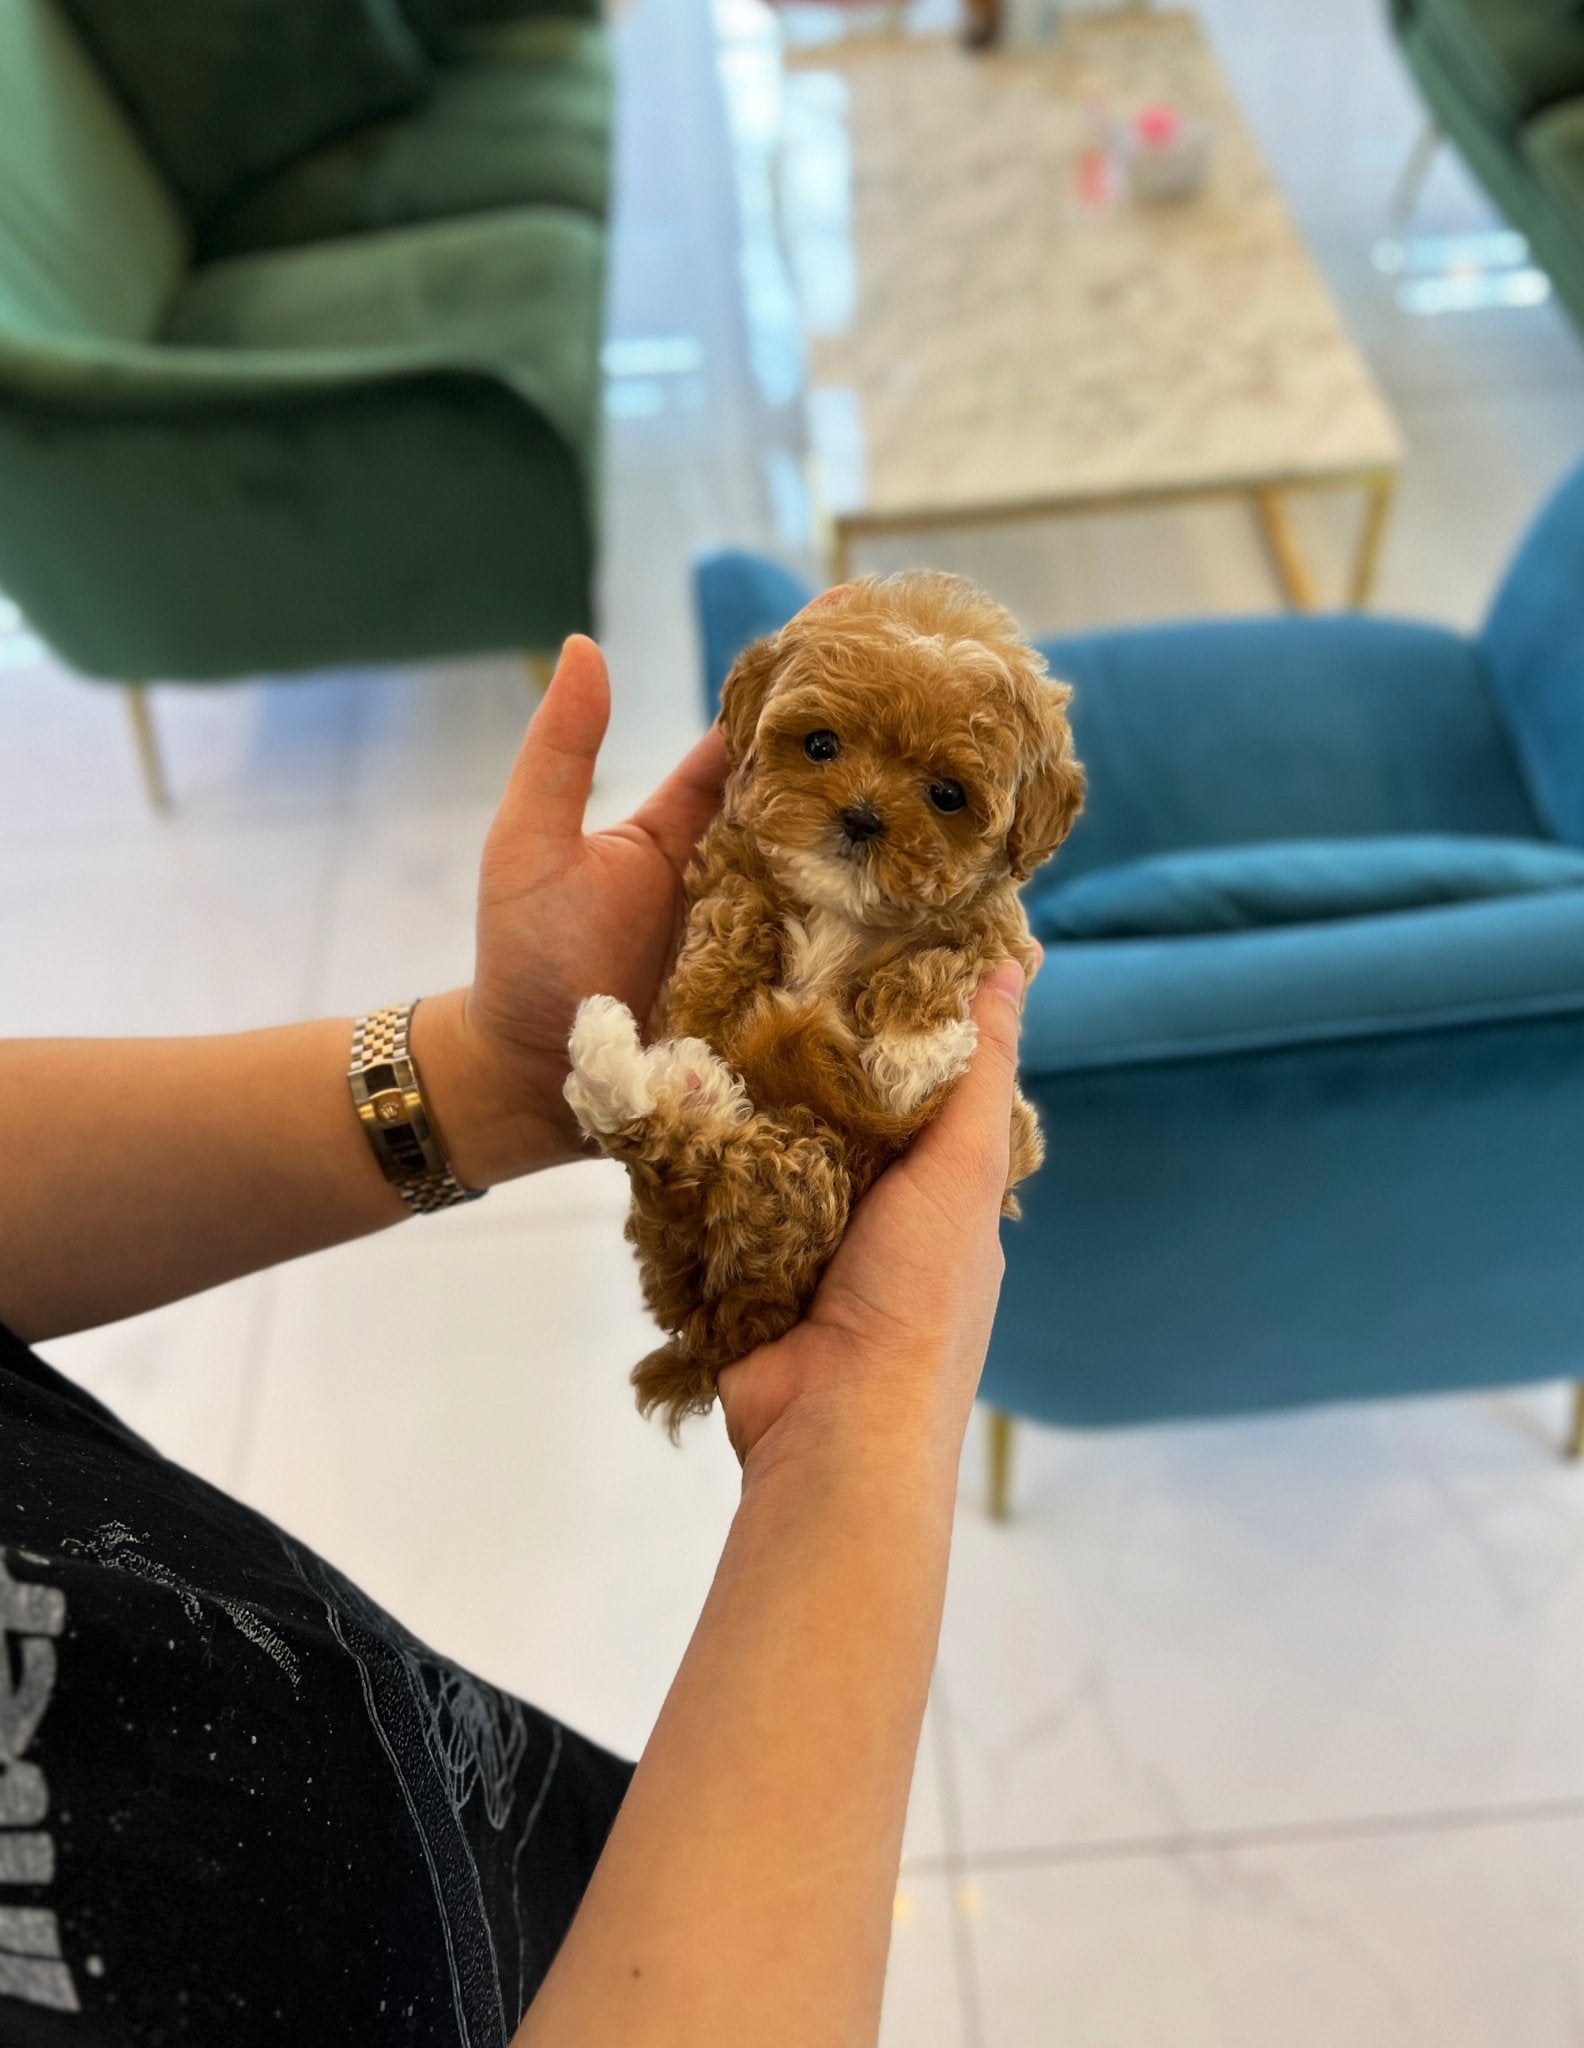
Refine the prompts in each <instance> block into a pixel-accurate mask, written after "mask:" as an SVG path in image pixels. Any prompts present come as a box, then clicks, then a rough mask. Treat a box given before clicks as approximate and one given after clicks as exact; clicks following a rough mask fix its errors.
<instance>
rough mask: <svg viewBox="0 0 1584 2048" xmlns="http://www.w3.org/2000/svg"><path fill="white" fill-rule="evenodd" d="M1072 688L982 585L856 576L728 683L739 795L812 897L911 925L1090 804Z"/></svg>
mask: <svg viewBox="0 0 1584 2048" xmlns="http://www.w3.org/2000/svg"><path fill="white" fill-rule="evenodd" d="M1067 696H1068V692H1067V690H1066V689H1065V687H1064V686H1062V685H1060V684H1057V683H1053V682H1052V681H1051V680H1050V679H1049V678H1048V676H1047V675H1046V673H1045V666H1044V663H1043V662H1042V661H1041V660H1040V658H1039V656H1038V655H1036V654H1035V653H1034V651H1033V650H1032V648H1030V647H1029V646H1028V645H1027V644H1026V642H1024V641H1023V640H1022V639H1021V638H1020V637H1019V635H1018V633H1017V629H1016V627H1015V625H1014V624H1013V622H1012V620H1011V618H1010V617H1009V616H1008V615H1007V613H1005V612H1004V611H1002V609H1001V608H1000V606H998V605H995V604H993V603H992V602H991V601H990V600H989V599H988V598H986V597H984V596H983V595H982V594H981V593H980V592H979V591H977V590H975V589H974V588H973V586H972V585H970V584H967V583H964V582H962V581H961V580H960V579H958V578H955V577H949V576H938V575H925V574H915V575H909V576H900V577H892V578H889V579H887V580H886V581H885V582H881V583H877V582H874V581H868V582H864V583H859V584H854V585H851V586H849V587H847V588H846V589H844V590H842V591H840V592H837V593H833V594H832V595H830V596H828V597H827V598H825V599H823V600H820V601H818V602H817V603H816V604H815V605H813V606H811V607H810V608H809V609H808V610H806V611H803V612H800V613H799V614H798V616H797V617H796V618H795V619H793V620H792V621H791V623H790V624H789V625H787V626H786V627H784V628H783V629H782V631H781V632H780V633H778V634H776V635H775V636H774V637H773V638H771V639H769V640H762V641H759V642H758V643H757V644H756V645H755V646H753V647H751V648H749V649H748V650H747V651H746V653H745V654H744V655H743V656H742V658H741V659H740V660H739V662H738V664H737V666H736V667H735V668H734V669H733V671H732V674H731V675H730V677H728V679H727V683H726V688H725V691H724V693H723V696H722V705H721V722H722V725H723V727H724V730H725V733H726V740H727V747H728V751H729V752H730V755H731V758H732V764H733V770H734V774H733V784H732V789H731V793H730V797H729V801H730V802H731V804H732V806H733V809H734V811H735V814H736V816H737V817H739V818H740V819H741V820H742V822H743V823H744V824H746V825H747V826H749V827H750V829H751V830H752V831H753V833H754V836H755V838H756V840H757V842H758V844H759V846H760V847H761V849H762V850H763V852H764V853H765V855H766V857H767V858H768V859H769V861H770V863H771V865H772V866H773V867H774V868H775V870H776V871H777V873H778V875H779V877H780V879H781V880H782V882H783V884H784V886H785V887H786V888H787V889H788V891H789V893H790V894H792V895H793V896H795V897H796V898H797V899H798V900H800V901H802V902H805V903H808V904H810V905H818V906H820V907H823V908H826V909H830V910H836V911H839V912H841V913H842V914H843V915H845V916H847V917H849V918H851V919H852V920H853V921H854V922H855V923H859V924H867V925H878V926H886V927H892V928H896V927H905V926H906V925H908V924H910V923H913V922H916V921H917V920H919V919H920V918H921V917H924V916H927V915H928V914H929V913H931V912H939V911H943V910H950V909H954V908H957V907H960V906H963V905H965V904H967V903H968V902H970V901H971V900H972V899H973V897H974V896H976V895H977V894H978V893H979V891H980V890H982V889H983V888H984V887H986V886H987V885H988V884H991V883H994V882H997V881H1002V880H1004V879H1006V878H1007V877H1008V876H1011V877H1013V878H1014V879H1017V880H1021V879H1023V877H1024V876H1026V875H1027V874H1029V873H1031V872H1032V870H1033V869H1034V868H1035V867H1037V866H1038V865H1039V863H1040V862H1041V861H1042V860H1044V859H1045V858H1046V856H1047V855H1048V854H1049V853H1051V852H1052V851H1053V850H1054V849H1055V847H1056V846H1057V845H1058V844H1059V842H1060V841H1061V840H1062V839H1063V838H1065V836H1066V834H1067V832H1068V830H1069V829H1070V827H1071V825H1072V822H1073V820H1074V818H1075V817H1076V816H1077V813H1078V809H1079V805H1080V803H1081V802H1082V796H1083V772H1082V770H1081V769H1080V768H1079V766H1078V764H1077V762H1076V761H1075V760H1074V759H1073V754H1072V738H1071V733H1070V731H1069V729H1068V725H1067V720H1066V717H1065V715H1064V713H1063V708H1062V707H1063V705H1064V704H1065V702H1066V699H1067Z"/></svg>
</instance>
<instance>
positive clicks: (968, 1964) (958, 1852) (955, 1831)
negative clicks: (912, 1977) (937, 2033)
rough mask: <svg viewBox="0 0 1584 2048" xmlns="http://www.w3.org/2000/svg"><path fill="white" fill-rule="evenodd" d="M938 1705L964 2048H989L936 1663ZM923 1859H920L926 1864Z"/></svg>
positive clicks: (947, 1713) (946, 1869)
mask: <svg viewBox="0 0 1584 2048" xmlns="http://www.w3.org/2000/svg"><path fill="white" fill-rule="evenodd" d="M930 1694H931V1698H932V1699H933V1701H934V1705H935V1715H934V1722H935V1729H934V1741H933V1744H932V1746H933V1748H934V1751H935V1784H936V1789H937V1791H938V1793H939V1795H940V1807H941V1828H942V1831H943V1833H944V1834H945V1837H946V1855H945V1856H944V1857H943V1858H942V1859H941V1862H942V1865H943V1874H944V1875H945V1876H946V1877H948V1878H949V1879H950V1880H952V1882H951V1884H950V1886H949V1889H948V1894H947V1905H948V1912H949V1915H950V1918H949V1925H950V1927H951V1942H952V1964H953V1970H952V1974H953V1976H954V1977H955V1979H956V1982H957V2003H958V2009H959V2011H960V2014H961V2017H962V2027H963V2042H964V2048H985V2031H984V2010H983V2004H982V2001H981V1999H980V1995H979V1956H978V1950H977V1948H976V1945H975V1942H974V1931H973V1923H972V1921H971V1920H970V1918H969V1916H968V1914H967V1913H966V1912H965V1911H964V1910H963V1901H962V1897H961V1890H962V1879H963V1877H964V1876H965V1875H966V1874H967V1872H968V1869H969V1864H968V1859H967V1856H966V1855H965V1853H964V1850H963V1828H962V1796H961V1792H960V1789H959V1787H958V1783H957V1753H956V1747H955V1741H954V1737H953V1733H952V1726H951V1710H950V1707H949V1705H948V1703H947V1700H946V1681H945V1678H944V1676H943V1674H942V1671H941V1667H940V1665H939V1664H938V1663H937V1665H936V1667H935V1676H934V1679H933V1682H932V1684H931V1686H930ZM923 1860H924V1859H922V1858H921V1859H920V1861H921V1862H922V1861H923Z"/></svg>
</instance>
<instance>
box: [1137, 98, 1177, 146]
mask: <svg viewBox="0 0 1584 2048" xmlns="http://www.w3.org/2000/svg"><path fill="white" fill-rule="evenodd" d="M1133 133H1134V136H1135V137H1136V138H1137V140H1138V141H1139V142H1140V143H1141V144H1142V145H1143V146H1144V148H1145V149H1166V148H1169V147H1170V145H1171V144H1172V143H1174V142H1175V141H1176V140H1177V138H1178V136H1179V135H1180V134H1181V133H1182V116H1181V114H1179V113H1178V111H1177V109H1176V108H1175V107H1168V106H1165V105H1163V104H1157V105H1155V106H1151V107H1141V108H1140V109H1139V111H1138V113H1137V114H1135V115H1134V117H1133Z"/></svg>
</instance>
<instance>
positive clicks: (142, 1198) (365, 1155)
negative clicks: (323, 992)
mask: <svg viewBox="0 0 1584 2048" xmlns="http://www.w3.org/2000/svg"><path fill="white" fill-rule="evenodd" d="M352 1024H353V1020H352V1019H351V1018H350V1017H345V1018H326V1019H322V1020H320V1021H319V1022H316V1023H312V1024H293V1025H286V1026H283V1027H281V1028H280V1029H278V1030H271V1031H249V1032H240V1033H237V1034H235V1035H232V1036H226V1037H215V1038H196V1039H191V1038H190V1039H158V1038H152V1039H64V1040H47V1041H43V1040H41V1041H36V1042H28V1041H20V1042H12V1043H7V1044H0V1102H3V1103H4V1105H5V1128H6V1139H7V1150H8V1153H9V1156H10V1160H11V1169H10V1171H9V1172H7V1173H6V1174H5V1175H4V1176H0V1321H4V1322H6V1323H7V1324H9V1325H10V1326H11V1327H12V1328H13V1329H15V1330H16V1332H17V1333H18V1335H20V1336H23V1337H26V1338H29V1339H33V1340H37V1339H40V1338H44V1337H52V1336H61V1335H63V1334H65V1333H66V1332H68V1331H71V1330H79V1329H87V1328H91V1327H92V1326H94V1325H95V1324H98V1323H105V1322H112V1321H115V1320H116V1319H117V1318H119V1317H121V1316H127V1315H133V1314H135V1313H137V1312H138V1311H139V1310H141V1309H147V1308H153V1307H156V1306H158V1305H159V1304H160V1303H161V1302H166V1301H173V1300H175V1299H177V1298H178V1297H180V1296H182V1295H187V1294H195V1293H198V1292H200V1291H202V1290H203V1289H204V1288H207V1287H214V1286H217V1285H218V1284H219V1283H220V1282H221V1281H224V1280H231V1279H235V1278H236V1277H237V1276H238V1275H239V1274H242V1273H250V1272H254V1271H256V1270H258V1269H259V1268H261V1267H264V1266H272V1265H276V1264H278V1263H280V1262H281V1261H282V1260H285V1259H294V1258H298V1257H300V1256H301V1255H302V1254H303V1253H305V1252H312V1251H318V1250H321V1249H322V1248H323V1247H324V1246H326V1245H331V1244H337V1243H339V1242H341V1241H342V1240H343V1239H346V1238H352V1237H361V1236H363V1235H365V1234H366V1233H368V1232H370V1231H374V1230H380V1229H383V1228H385V1227H386V1226H387V1225H388V1224H391V1223H396V1222H400V1221H401V1219H402V1218H403V1217H404V1216H405V1215H406V1214H407V1213H408V1212H407V1210H406V1208H405V1206H404V1205H403V1203H402V1201H401V1198H400V1196H399V1195H398V1194H397V1193H396V1191H395V1189H394V1188H393V1187H391V1185H390V1184H389V1183H388V1182H387V1181H386V1180H385V1178H384V1176H383V1175H382V1174H381V1172H380V1170H379V1167H378V1165H377V1164H376V1162H375V1159H374V1155H373V1152H372V1150H371V1148H370V1146H369V1144H368V1141H367V1139H366V1138H365V1136H364V1134H363V1131H362V1128H361V1126H360V1125H359V1123H358V1120H357V1117H356V1114H355V1112H354V1110H353V1108H352V1103H351V1099H350V1096H349V1094H348V1090H347V1084H346V1067H347V1055H348V1050H349V1047H350V1045H351V1038H352ZM411 1042H412V1051H413V1057H414V1060H415V1063H416V1065H417V1068H418V1072H419V1076H420V1079H421V1081H422V1084H423V1089H424V1095H425V1099H426V1101H427V1103H428V1105H429V1108H430V1110H431V1112H432V1114H433V1120H434V1123H435V1126H436V1129H437V1131H438V1134H439V1136H440V1139H441V1142H442V1144H443V1145H444V1146H445V1147H446V1148H447V1156H448V1158H449V1159H450V1162H451V1165H452V1167H453V1170H454V1171H455V1172H456V1173H457V1175H458V1177H459V1178H460V1179H461V1180H462V1181H463V1183H464V1184H465V1185H468V1186H479V1187H483V1186H487V1185H489V1184H490V1183H491V1182H492V1181H494V1180H498V1179H505V1178H507V1177H509V1175H510V1174H512V1173H514V1172H526V1171H529V1170H530V1169H531V1168H532V1166H534V1165H536V1164H547V1163H549V1160H550V1158H551V1156H564V1151H563V1152H561V1153H559V1154H558V1153H557V1148H558V1146H559V1143H560V1141H559V1139H558V1138H553V1137H552V1136H551V1135H550V1134H548V1133H542V1134H541V1133H538V1132H537V1131H536V1130H535V1128H534V1127H533V1124H532V1120H531V1119H530V1118H528V1117H526V1116H524V1115H515V1116H514V1115H513V1114H512V1113H511V1112H510V1109H509V1106H503V1105H502V1104H501V1103H500V1101H499V1099H498V1097H499V1092H500V1091H499V1090H498V1089H497V1088H496V1087H495V1085H494V1077H493V1076H492V1075H491V1074H490V1073H489V1072H488V1070H487V1068H486V1066H485V1065H484V1063H482V1062H481V1061H480V1060H479V1059H478V1058H477V1057H476V1055H475V1053H474V1051H473V1048H472V1043H471V1039H470V1036H469V1033H468V1031H467V1029H466V1018H465V998H464V997H463V996H462V994H461V992H456V993H454V994H452V995H448V996H442V997H436V998H434V999H432V1000H431V1001H430V1002H426V1003H421V1004H420V1005H419V1006H418V1009H417V1010H416V1012H415V1013H414V1017H413V1027H412V1041H411ZM541 1154H542V1155H543V1156H541Z"/></svg>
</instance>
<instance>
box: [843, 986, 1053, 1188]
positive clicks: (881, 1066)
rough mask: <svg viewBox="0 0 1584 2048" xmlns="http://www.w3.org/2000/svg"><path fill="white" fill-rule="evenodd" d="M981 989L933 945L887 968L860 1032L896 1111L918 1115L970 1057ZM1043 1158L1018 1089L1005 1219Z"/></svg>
mask: <svg viewBox="0 0 1584 2048" xmlns="http://www.w3.org/2000/svg"><path fill="white" fill-rule="evenodd" d="M976 985H977V977H976V976H975V975H974V973H972V972H971V971H969V970H968V969H967V968H966V965H965V962H964V960H963V956H962V955H961V954H960V953H951V952H947V951H946V950H945V949H943V948H942V949H936V948H932V949H930V950H929V951H927V952H923V953H915V954H913V955H912V956H910V957H909V958H908V959H906V960H900V961H898V962H896V963H895V965H894V966H891V967H888V968H886V969H885V970H883V972H882V973H880V974H878V975H876V976H875V978H874V980H873V981H872V982H871V983H870V985H869V987H868V988H867V989H866V990H865V991H864V993H863V995H862V996H861V997H860V998H859V1000H858V1005H857V1014H858V1024H859V1028H860V1030H862V1031H864V1032H866V1033H869V1034H872V1035H871V1036H869V1037H868V1038H867V1042H866V1043H865V1046H864V1050H863V1063H864V1071H865V1072H866V1073H867V1074H868V1076H869V1078H870V1080H871V1082H872V1083H873V1084H874V1088H875V1092H876V1094H878V1095H879V1096H880V1098H881V1100H882V1101H883V1102H884V1103H885V1104H886V1106H887V1108H889V1109H890V1110H891V1111H892V1112H893V1114H895V1115H898V1116H904V1117H905V1116H911V1115H913V1114H914V1113H915V1112H916V1111H917V1110H919V1109H921V1108H923V1106H924V1105H925V1104H926V1103H927V1102H929V1100H930V1099H931V1097H932V1096H933V1095H934V1094H935V1092H936V1091H937V1090H939V1089H941V1088H944V1087H945V1086H946V1085H947V1083H948V1082H951V1081H955V1080H956V1078H957V1076H958V1075H959V1074H960V1073H962V1071H963V1069H964V1068H965V1067H966V1066H967V1064H968V1062H969V1060H970V1059H972V1057H973V1050H974V1045H975V1043H976V1033H975V1030H974V1026H973V1021H972V1019H971V1018H970V1017H969V1015H968V1004H969V1000H970V998H971V997H972V995H973V991H974V988H975V986H976ZM1044 1157H1045V1138H1044V1134H1043V1133H1042V1131H1041V1130H1040V1126H1039V1118H1038V1117H1037V1116H1036V1115H1035V1114H1034V1110H1033V1107H1032V1105H1031V1104H1030V1103H1029V1102H1028V1100H1027V1099H1026V1098H1025V1096H1024V1094H1023V1092H1022V1090H1021V1089H1019V1090H1017V1091H1016V1093H1015V1094H1014V1096H1013V1098H1012V1130H1011V1145H1010V1150H1009V1156H1008V1161H1007V1187H1006V1195H1005V1197H1004V1199H1003V1201H1002V1203H1001V1213H1002V1215H1003V1216H1017V1215H1018V1214H1020V1213H1021V1212H1020V1208H1019V1204H1018V1198H1017V1196H1016V1195H1015V1194H1014V1193H1013V1192H1012V1191H1013V1189H1014V1188H1015V1187H1016V1186H1017V1184H1018V1182H1019V1181H1021V1180H1027V1178H1028V1176H1029V1175H1030V1174H1031V1173H1033V1172H1034V1171H1035V1170H1036V1168H1037V1167H1038V1166H1039V1165H1040V1163H1041V1162H1042V1161H1043V1159H1044Z"/></svg>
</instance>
